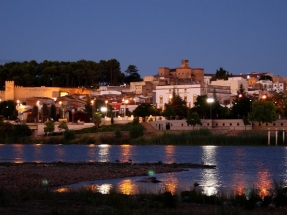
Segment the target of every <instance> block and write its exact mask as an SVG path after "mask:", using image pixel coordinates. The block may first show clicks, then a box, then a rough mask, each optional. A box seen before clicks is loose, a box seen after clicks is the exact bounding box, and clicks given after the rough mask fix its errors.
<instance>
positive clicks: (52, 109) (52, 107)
mask: <svg viewBox="0 0 287 215" xmlns="http://www.w3.org/2000/svg"><path fill="white" fill-rule="evenodd" d="M50 118H52V119H53V120H56V106H55V104H52V105H51V110H50Z"/></svg>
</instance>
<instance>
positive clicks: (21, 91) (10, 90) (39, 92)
mask: <svg viewBox="0 0 287 215" xmlns="http://www.w3.org/2000/svg"><path fill="white" fill-rule="evenodd" d="M62 92H63V93H67V94H70V95H72V94H80V95H91V90H90V89H86V88H63V87H62V88H61V87H22V86H14V81H6V82H5V92H0V99H1V101H5V100H14V101H16V100H20V101H21V102H23V101H25V100H26V98H30V97H47V98H57V97H60V96H62V95H61V93H62Z"/></svg>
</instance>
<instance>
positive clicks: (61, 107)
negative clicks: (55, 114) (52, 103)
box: [59, 101, 65, 119]
mask: <svg viewBox="0 0 287 215" xmlns="http://www.w3.org/2000/svg"><path fill="white" fill-rule="evenodd" d="M59 104H60V112H62V114H63V115H62V119H64V118H65V116H64V107H63V106H64V105H63V102H62V101H60V102H59Z"/></svg>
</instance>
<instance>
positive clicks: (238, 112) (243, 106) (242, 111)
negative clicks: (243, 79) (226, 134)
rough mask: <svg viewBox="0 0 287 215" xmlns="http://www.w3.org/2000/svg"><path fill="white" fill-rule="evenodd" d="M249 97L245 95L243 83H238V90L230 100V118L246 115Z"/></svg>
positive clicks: (248, 107)
mask: <svg viewBox="0 0 287 215" xmlns="http://www.w3.org/2000/svg"><path fill="white" fill-rule="evenodd" d="M250 105H251V102H250V98H248V97H247V96H246V93H245V91H244V88H243V85H242V84H240V86H239V90H238V91H237V96H236V98H235V99H234V100H233V101H232V107H231V108H230V117H231V118H242V119H243V117H247V116H248V113H249V112H250Z"/></svg>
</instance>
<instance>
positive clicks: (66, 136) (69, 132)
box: [64, 129, 76, 141]
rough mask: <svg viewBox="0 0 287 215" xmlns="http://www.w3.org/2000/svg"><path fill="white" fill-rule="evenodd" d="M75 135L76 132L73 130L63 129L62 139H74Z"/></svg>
mask: <svg viewBox="0 0 287 215" xmlns="http://www.w3.org/2000/svg"><path fill="white" fill-rule="evenodd" d="M75 137H76V134H75V132H74V131H73V130H69V129H67V130H65V131H64V140H65V141H70V140H73V139H75Z"/></svg>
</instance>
